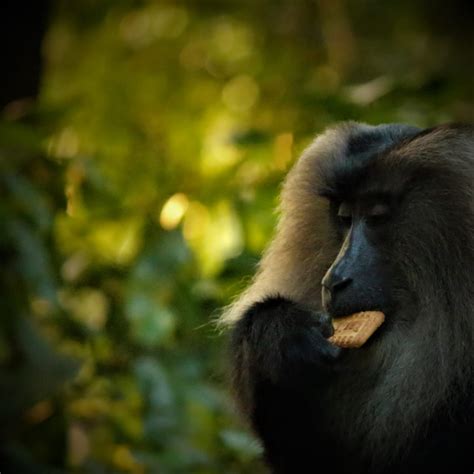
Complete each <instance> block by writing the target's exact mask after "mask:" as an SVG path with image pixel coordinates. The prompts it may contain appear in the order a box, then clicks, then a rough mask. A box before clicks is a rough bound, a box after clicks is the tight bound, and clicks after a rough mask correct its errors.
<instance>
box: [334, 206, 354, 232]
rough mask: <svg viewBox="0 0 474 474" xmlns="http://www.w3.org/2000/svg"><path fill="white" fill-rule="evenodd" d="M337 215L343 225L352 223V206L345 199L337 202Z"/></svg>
mask: <svg viewBox="0 0 474 474" xmlns="http://www.w3.org/2000/svg"><path fill="white" fill-rule="evenodd" d="M337 217H338V219H339V220H340V221H341V223H342V224H343V225H345V226H350V225H351V224H352V208H351V206H350V205H349V203H348V202H347V201H343V202H341V204H339V208H338V210H337Z"/></svg>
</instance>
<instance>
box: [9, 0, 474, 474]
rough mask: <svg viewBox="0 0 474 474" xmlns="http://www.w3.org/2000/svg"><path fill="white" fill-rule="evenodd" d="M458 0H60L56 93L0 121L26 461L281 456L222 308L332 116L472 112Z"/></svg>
mask: <svg viewBox="0 0 474 474" xmlns="http://www.w3.org/2000/svg"><path fill="white" fill-rule="evenodd" d="M456 8H457V7H456V6H455V7H452V6H451V7H450V6H449V5H447V4H445V3H442V2H435V3H434V4H433V3H432V2H431V3H428V2H421V1H420V2H408V0H403V1H400V2H396V3H395V2H390V3H389V4H387V3H385V2H375V1H372V0H361V1H355V0H353V1H349V0H348V1H344V0H320V1H318V2H312V1H296V2H294V1H291V0H281V1H276V2H275V1H270V0H260V1H257V2H252V1H246V0H245V1H241V2H233V1H230V2H224V1H222V2H217V1H216V2H207V1H203V2H200V1H195V2H192V1H183V2H170V1H167V2H165V1H152V0H148V1H144V0H142V1H134V0H119V1H111V0H102V1H92V0H84V1H82V2H68V1H66V0H63V1H57V2H56V3H55V4H54V12H53V16H52V21H51V24H50V27H49V30H48V32H47V36H46V38H45V41H44V44H43V51H44V61H45V66H46V69H45V73H44V77H43V78H42V89H41V94H40V97H39V99H38V102H37V103H36V105H35V106H34V107H33V108H29V109H28V110H27V112H25V113H18V107H9V108H6V109H5V112H4V114H3V119H2V122H1V124H0V192H1V196H2V199H1V201H0V218H1V222H2V226H1V228H0V258H1V261H2V266H1V268H0V279H1V285H2V302H1V308H2V320H1V324H0V387H1V390H0V401H1V403H0V425H1V426H0V440H2V446H3V448H2V449H3V451H2V455H3V459H4V460H7V461H8V463H10V464H9V465H11V466H15V469H16V472H33V473H35V472H91V473H105V472H129V473H145V472H151V473H154V472H157V473H158V472H159V473H191V472H192V473H203V474H204V473H221V472H225V473H236V474H238V473H256V474H257V473H258V472H263V471H262V466H261V465H260V463H259V461H258V459H257V458H258V455H259V453H260V448H259V446H258V444H257V443H256V442H255V441H254V440H253V439H252V438H251V436H250V434H249V432H248V431H247V430H246V428H245V426H243V424H242V423H240V422H239V421H238V417H237V415H236V410H235V408H234V406H233V404H232V402H231V401H230V397H229V394H228V390H227V384H226V376H225V374H226V364H225V361H224V360H225V338H223V337H222V335H220V334H218V332H217V331H216V330H215V328H214V326H213V320H214V319H215V317H216V315H217V314H218V311H219V308H222V307H223V306H224V305H225V304H228V303H229V301H230V300H231V297H232V296H233V295H235V294H236V293H238V291H239V290H240V289H241V288H242V287H243V286H244V285H245V281H246V280H247V279H248V277H250V275H251V274H252V273H253V271H254V269H255V264H256V263H257V261H258V257H259V255H260V252H261V251H262V249H263V247H264V245H265V243H266V242H267V240H268V238H269V237H270V235H271V233H272V229H273V227H274V225H275V221H276V216H275V213H274V212H273V209H274V207H275V204H276V196H277V193H278V188H279V183H280V182H281V180H282V178H283V176H284V174H285V172H286V171H287V169H288V167H289V166H290V165H291V163H292V162H293V161H294V160H295V158H296V156H297V155H298V153H299V152H300V151H301V150H302V149H303V148H304V146H306V145H307V144H308V143H309V141H310V140H311V139H312V137H313V135H314V133H316V132H317V131H320V130H322V129H323V128H324V127H326V126H327V125H329V124H331V123H333V122H335V121H338V120H347V119H352V120H363V121H367V122H369V123H380V122H393V121H399V122H407V123H412V124H416V125H420V126H428V125H431V124H435V123H439V122H443V121H447V120H451V119H459V120H466V119H467V120H472V110H473V109H472V79H473V75H472V63H473V61H472V59H473V58H472V36H469V35H471V29H470V28H467V27H466V28H464V27H463V23H462V20H463V15H462V10H459V9H457V10H456ZM442 18H451V19H452V20H453V24H452V25H451V23H448V24H445V23H444V22H443V21H440V19H442ZM450 25H451V26H450ZM470 40H471V43H470V44H471V46H469V41H470ZM466 42H467V43H466ZM20 109H21V108H20ZM20 112H21V110H20ZM5 462H6V461H5ZM2 472H4V471H2Z"/></svg>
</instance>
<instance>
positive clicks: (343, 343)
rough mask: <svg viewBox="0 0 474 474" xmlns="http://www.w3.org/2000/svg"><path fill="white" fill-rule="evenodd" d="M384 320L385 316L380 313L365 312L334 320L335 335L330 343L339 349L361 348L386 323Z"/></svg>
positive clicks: (330, 339)
mask: <svg viewBox="0 0 474 474" xmlns="http://www.w3.org/2000/svg"><path fill="white" fill-rule="evenodd" d="M384 319H385V315H384V314H383V313H381V312H380V311H363V312H361V313H355V314H352V315H350V316H345V317H343V318H336V319H333V326H334V334H333V335H332V336H331V337H330V338H329V341H331V342H332V343H333V344H335V345H336V346H339V347H345V348H357V347H361V346H362V345H363V344H365V342H366V341H367V339H369V337H370V336H372V334H373V333H374V332H375V331H376V330H377V328H378V327H379V326H380V325H381V324H382V323H383V322H384Z"/></svg>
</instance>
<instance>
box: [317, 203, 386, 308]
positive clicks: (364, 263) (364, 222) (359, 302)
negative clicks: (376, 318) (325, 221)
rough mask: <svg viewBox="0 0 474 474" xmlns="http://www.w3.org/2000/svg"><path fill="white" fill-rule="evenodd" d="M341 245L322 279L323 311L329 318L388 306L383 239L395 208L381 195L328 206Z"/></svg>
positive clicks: (384, 244)
mask: <svg viewBox="0 0 474 474" xmlns="http://www.w3.org/2000/svg"><path fill="white" fill-rule="evenodd" d="M331 214H332V220H333V221H334V225H335V226H336V229H337V231H338V233H339V236H340V240H341V242H342V244H341V248H340V251H339V254H338V256H337V257H336V259H335V261H334V262H333V264H332V265H331V267H330V268H329V269H328V271H327V272H326V275H325V276H324V278H323V280H322V300H323V306H324V309H325V310H326V311H327V312H328V313H329V314H331V315H332V316H335V317H336V316H344V315H349V314H352V313H355V312H358V311H368V310H379V311H383V312H385V313H386V312H387V311H388V310H389V307H390V294H389V291H388V290H389V288H390V286H391V285H390V271H389V268H390V261H389V257H388V254H387V252H386V251H384V249H386V242H385V241H386V237H387V234H388V228H389V225H390V221H391V220H392V218H393V214H394V209H393V204H392V203H391V202H390V199H388V198H384V197H381V196H378V197H373V198H367V199H361V200H357V201H354V202H349V201H342V202H334V201H333V202H332V203H331Z"/></svg>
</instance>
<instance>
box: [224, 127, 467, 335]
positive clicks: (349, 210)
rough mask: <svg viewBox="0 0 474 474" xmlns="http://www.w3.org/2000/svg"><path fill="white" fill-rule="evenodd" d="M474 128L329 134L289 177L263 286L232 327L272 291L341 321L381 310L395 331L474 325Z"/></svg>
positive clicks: (234, 313) (235, 311) (237, 307)
mask: <svg viewBox="0 0 474 474" xmlns="http://www.w3.org/2000/svg"><path fill="white" fill-rule="evenodd" d="M473 130H474V129H473V128H472V126H467V125H466V126H455V125H445V126H439V127H435V128H432V129H426V130H420V129H418V128H415V127H411V126H406V125H396V124H395V125H380V126H369V125H364V124H358V123H343V124H341V125H338V126H336V127H334V128H332V129H329V130H328V131H326V132H325V133H324V134H322V135H320V136H319V137H317V138H316V140H315V141H314V142H313V143H312V144H311V145H310V146H309V147H308V148H307V149H306V150H305V152H304V153H303V154H302V156H301V157H300V158H299V160H298V161H297V162H296V164H295V165H294V167H293V169H292V170H291V171H290V173H289V174H288V176H287V179H286V180H285V183H284V186H283V191H282V196H281V204H280V220H279V224H278V228H277V230H276V233H275V236H274V238H273V240H272V241H271V243H270V245H269V246H268V248H267V250H266V251H265V253H264V255H263V258H262V260H261V262H260V267H259V271H258V273H257V275H256V277H255V279H254V281H253V284H252V285H250V287H249V288H248V289H247V290H246V291H245V292H244V294H243V295H241V297H240V298H239V299H238V300H237V301H236V302H235V303H234V304H233V305H232V306H231V307H230V309H229V310H228V311H227V312H226V313H225V314H224V316H223V318H222V321H223V322H224V323H229V322H232V321H234V320H236V319H238V318H239V315H240V314H241V313H242V311H243V310H244V309H245V308H246V307H248V305H249V304H252V303H253V302H255V301H256V300H258V299H261V298H264V297H266V296H268V295H272V294H281V295H282V296H285V297H287V298H289V299H293V300H295V301H298V302H301V303H304V304H306V305H309V306H312V307H314V308H315V309H321V308H323V309H326V310H327V312H328V313H329V314H331V315H332V316H340V315H344V314H350V313H353V312H356V311H361V310H381V311H383V312H384V313H385V314H386V316H387V319H386V321H388V323H389V324H390V323H391V322H394V321H404V322H407V321H412V320H413V319H415V318H417V317H418V316H419V315H422V314H424V315H425V316H427V317H433V318H437V319H438V320H442V319H446V317H449V315H450V314H457V316H456V317H457V318H458V319H459V320H462V318H463V317H464V318H466V319H467V318H469V317H470V314H471V311H472V307H471V306H472V304H473V303H472V301H473V293H472V288H473V287H474V272H472V271H470V270H468V268H471V267H472V265H473V264H474V190H473V188H474V185H473V183H474V164H473V163H474V131H473ZM453 295H456V297H454V296H453ZM439 315H442V317H438V316H439ZM386 326H387V322H386V323H385V324H384V327H386Z"/></svg>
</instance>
